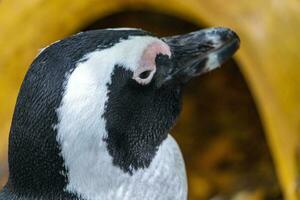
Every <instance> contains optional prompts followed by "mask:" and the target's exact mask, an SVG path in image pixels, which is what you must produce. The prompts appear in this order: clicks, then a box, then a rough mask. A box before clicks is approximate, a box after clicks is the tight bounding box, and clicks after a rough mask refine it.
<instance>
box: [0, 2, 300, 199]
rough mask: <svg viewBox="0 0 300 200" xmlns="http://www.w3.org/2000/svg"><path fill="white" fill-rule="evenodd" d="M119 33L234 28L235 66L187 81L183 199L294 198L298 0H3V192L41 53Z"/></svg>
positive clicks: (298, 168) (299, 139)
mask: <svg viewBox="0 0 300 200" xmlns="http://www.w3.org/2000/svg"><path fill="white" fill-rule="evenodd" d="M118 26H130V27H141V28H144V29H146V30H149V31H152V32H154V33H156V34H158V35H169V34H170V35H172V34H178V33H185V32H189V31H192V30H196V29H199V28H203V27H207V26H226V27H230V28H232V29H234V30H235V31H236V32H237V33H238V34H239V35H240V37H241V49H240V50H239V52H238V54H237V56H236V57H235V59H236V60H235V61H230V62H228V63H227V64H226V65H225V66H224V67H223V68H221V69H218V70H217V71H215V72H212V73H210V74H208V75H206V76H205V77H202V78H198V79H196V80H193V81H192V82H191V84H190V85H189V86H188V88H187V89H186V92H185V97H184V108H183V113H182V116H181V118H180V120H179V123H178V125H177V126H176V127H175V130H174V131H173V132H174V135H175V137H176V139H177V140H178V142H179V143H180V146H181V148H182V150H183V153H184V157H185V160H186V164H187V169H188V176H189V185H190V191H189V199H192V200H194V199H213V198H214V199H236V200H239V199H246V200H247V199H282V198H284V199H287V200H296V199H300V188H299V187H300V103H299V102H300V53H299V45H300V1H299V0H252V1H249V0H226V1H225V0H210V1H207V0H164V1H159V0H110V1H105V0H85V1H82V0H73V1H70V0H51V1H50V0H48V1H46V0H9V1H8V0H2V1H0V122H1V124H0V160H1V164H0V180H1V185H3V184H4V183H5V181H6V177H7V158H6V156H7V141H8V133H9V128H10V122H11V117H12V113H13V109H14V105H15V101H16V96H17V93H18V89H19V87H20V84H21V81H22V79H23V77H24V74H25V72H26V69H27V68H28V66H29V65H30V63H31V62H32V60H33V58H34V57H35V56H36V54H37V52H38V50H39V49H40V48H43V47H45V46H47V45H48V44H49V43H52V42H54V41H56V40H59V39H61V38H63V37H65V36H67V35H70V34H73V33H76V32H78V31H81V30H88V29H95V28H105V27H118ZM250 91H251V92H250ZM183 133H184V134H183ZM275 171H276V174H277V175H275ZM277 178H278V180H277ZM281 193H282V195H283V196H284V197H282V196H281Z"/></svg>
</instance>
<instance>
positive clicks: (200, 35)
mask: <svg viewBox="0 0 300 200" xmlns="http://www.w3.org/2000/svg"><path fill="white" fill-rule="evenodd" d="M162 40H163V41H164V42H165V43H167V44H168V45H169V46H170V48H171V52H172V57H171V63H172V65H173V66H172V68H171V69H168V70H167V69H160V70H159V69H158V70H159V71H161V72H159V71H158V73H162V74H160V75H159V84H160V85H162V84H164V83H166V82H169V81H172V80H173V81H180V82H181V83H185V82H187V81H188V80H190V79H191V78H193V77H195V76H199V75H201V74H204V73H206V72H208V71H211V70H213V69H215V68H217V67H219V66H221V65H222V64H223V63H224V62H225V61H227V60H228V59H229V58H231V57H232V56H233V54H234V53H235V52H236V51H237V49H238V48H239V44H240V39H239V37H238V35H237V34H236V33H235V32H233V31H232V30H230V29H227V28H209V29H203V30H199V31H196V32H192V33H188V34H185V35H178V36H171V37H164V38H162Z"/></svg>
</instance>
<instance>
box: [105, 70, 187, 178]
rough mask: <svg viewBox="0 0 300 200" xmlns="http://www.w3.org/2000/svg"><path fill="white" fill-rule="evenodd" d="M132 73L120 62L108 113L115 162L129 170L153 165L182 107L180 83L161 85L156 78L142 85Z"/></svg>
mask: <svg viewBox="0 0 300 200" xmlns="http://www.w3.org/2000/svg"><path fill="white" fill-rule="evenodd" d="M131 77H132V72H130V71H126V70H125V69H124V68H123V67H121V66H116V68H115V70H114V73H113V76H112V80H111V84H109V85H108V90H109V94H108V101H107V104H106V110H105V113H104V117H105V119H106V129H107V132H108V136H107V138H105V141H106V142H107V148H108V150H109V153H110V155H111V156H112V157H113V163H114V164H115V165H116V166H119V167H120V168H121V169H123V170H124V171H125V172H129V173H132V172H133V170H137V169H139V168H146V167H148V166H149V165H150V163H151V161H152V159H153V157H154V156H155V154H156V151H157V149H158V147H159V145H160V144H161V143H162V141H163V140H164V139H165V138H166V137H167V134H168V132H169V130H170V128H171V127H172V126H173V125H174V123H175V120H176V118H177V116H178V114H179V112H180V108H181V88H180V86H179V85H177V84H173V85H166V86H163V87H161V88H157V87H156V85H155V81H152V82H151V83H150V84H148V85H144V86H141V85H139V84H137V83H136V82H135V81H134V80H132V79H131Z"/></svg>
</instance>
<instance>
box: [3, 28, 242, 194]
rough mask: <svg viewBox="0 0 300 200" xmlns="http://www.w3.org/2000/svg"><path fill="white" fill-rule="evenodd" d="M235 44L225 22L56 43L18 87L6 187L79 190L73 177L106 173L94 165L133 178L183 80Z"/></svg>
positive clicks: (169, 119) (166, 121)
mask: <svg viewBox="0 0 300 200" xmlns="http://www.w3.org/2000/svg"><path fill="white" fill-rule="evenodd" d="M238 46H239V39H238V37H237V35H236V34H235V33H234V32H233V31H231V30H229V29H224V28H212V29H204V30H200V31H196V32H193V33H189V34H186V35H179V36H171V37H164V38H158V37H155V36H153V35H152V34H150V33H148V32H145V31H143V30H139V29H106V30H95V31H88V32H83V33H80V34H77V35H74V36H71V37H69V38H66V39H64V40H61V41H59V42H57V43H55V44H52V45H50V46H49V47H48V48H46V49H45V50H43V51H42V52H41V53H40V54H39V55H38V57H37V58H36V59H35V60H34V62H33V63H32V65H31V66H30V68H29V70H28V72H27V74H26V77H25V79H24V81H23V84H22V87H21V90H20V93H19V97H18V100H17V105H16V109H15V113H14V118H13V122H12V127H11V132H10V144H9V168H10V178H9V184H8V185H9V186H10V187H12V188H13V189H14V190H16V191H20V193H26V191H27V192H28V191H29V190H30V191H32V190H35V191H36V192H45V191H47V192H48V193H57V192H58V191H66V190H65V189H66V187H67V190H68V191H72V190H77V192H78V185H76V183H79V182H80V183H81V184H89V183H90V182H91V180H89V179H91V177H93V176H94V178H97V179H99V178H100V179H101V177H95V171H97V172H99V173H100V174H98V175H99V176H103V177H105V175H104V174H101V173H109V172H111V170H110V169H112V168H116V169H118V170H120V171H122V172H123V173H124V174H128V175H132V174H133V173H135V172H136V171H138V170H143V169H146V168H147V167H148V166H149V165H150V164H151V161H152V159H153V158H154V157H155V154H156V152H157V150H158V149H159V146H160V145H161V143H162V142H163V141H164V139H165V138H166V137H167V135H168V133H169V131H170V129H171V128H172V126H173V125H174V123H175V121H176V118H177V116H178V115H179V113H180V107H181V96H182V95H181V94H182V88H183V86H184V85H185V84H186V83H187V82H188V80H190V79H191V78H193V77H195V76H199V75H201V74H204V73H206V72H208V71H211V70H212V69H215V68H216V67H218V66H220V65H221V64H222V63H223V62H225V61H226V60H227V59H229V58H230V57H231V56H232V55H233V54H234V53H235V51H236V50H237V49H238ZM82 173H84V174H85V175H84V176H85V177H87V178H86V179H85V178H83V176H82ZM76 188H77V189H76Z"/></svg>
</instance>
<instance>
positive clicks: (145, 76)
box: [139, 70, 151, 79]
mask: <svg viewBox="0 0 300 200" xmlns="http://www.w3.org/2000/svg"><path fill="white" fill-rule="evenodd" d="M150 74H151V70H147V71H144V72H142V73H140V75H139V78H141V79H147V78H148V77H149V76H150Z"/></svg>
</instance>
